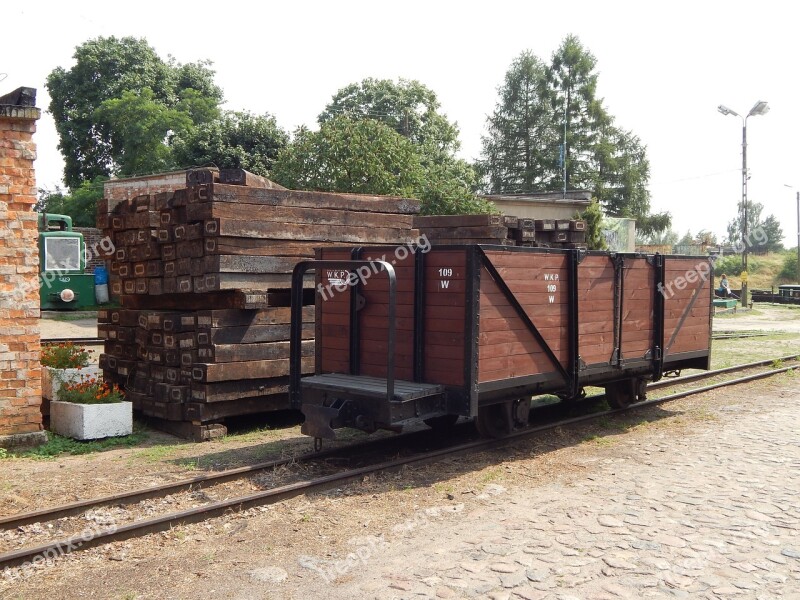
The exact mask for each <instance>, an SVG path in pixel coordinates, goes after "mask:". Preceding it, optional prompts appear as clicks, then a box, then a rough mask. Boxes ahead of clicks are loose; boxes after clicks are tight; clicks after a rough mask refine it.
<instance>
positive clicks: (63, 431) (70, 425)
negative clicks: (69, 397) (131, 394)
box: [50, 401, 133, 440]
mask: <svg viewBox="0 0 800 600" xmlns="http://www.w3.org/2000/svg"><path fill="white" fill-rule="evenodd" d="M50 430H51V431H53V432H54V433H57V434H59V435H64V436H67V437H71V438H73V439H76V440H96V439H99V438H106V437H115V436H119V435H130V434H131V433H133V404H132V403H130V402H117V403H114V404H75V403H73V402H58V401H56V402H51V403H50Z"/></svg>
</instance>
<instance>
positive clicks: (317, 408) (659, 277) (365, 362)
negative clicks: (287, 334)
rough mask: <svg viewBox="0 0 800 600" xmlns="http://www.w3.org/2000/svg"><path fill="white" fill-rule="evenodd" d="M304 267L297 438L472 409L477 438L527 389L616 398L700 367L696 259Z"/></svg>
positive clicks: (372, 251)
mask: <svg viewBox="0 0 800 600" xmlns="http://www.w3.org/2000/svg"><path fill="white" fill-rule="evenodd" d="M312 269H313V270H314V271H315V273H316V288H317V301H316V359H315V362H316V369H315V374H314V375H312V376H308V377H302V378H301V376H300V368H299V365H300V358H301V357H300V351H299V350H300V336H299V332H300V328H299V324H300V323H301V322H302V315H301V314H300V313H299V311H300V309H301V308H302V303H301V302H300V301H299V300H298V301H297V302H293V304H292V308H293V311H294V313H297V314H294V318H293V320H292V324H293V326H294V329H293V335H292V344H291V348H292V353H291V362H292V367H293V368H292V376H291V396H292V402H293V404H294V405H295V406H296V407H297V408H299V409H300V410H302V412H303V413H304V415H305V418H306V420H305V423H304V424H303V432H304V433H306V434H308V435H311V436H314V437H316V438H328V439H331V438H334V436H335V431H334V430H335V429H336V428H339V427H356V428H360V429H363V430H366V431H372V430H375V429H377V428H388V429H394V430H399V429H400V428H402V426H403V425H405V424H407V423H409V422H411V421H413V420H416V419H423V420H425V422H426V423H428V424H430V425H432V426H438V425H447V424H451V423H454V422H455V420H456V419H457V418H458V416H467V417H476V424H477V426H478V429H479V430H480V431H481V433H482V434H484V435H490V436H502V435H504V434H507V433H508V432H510V431H511V430H512V429H514V428H516V427H521V426H523V425H525V424H527V422H528V416H529V410H530V400H531V397H532V396H534V395H537V394H545V393H549V394H557V395H558V396H560V397H561V398H562V399H564V400H567V401H568V400H573V399H578V398H580V397H581V396H582V394H583V389H584V387H585V386H590V385H591V386H600V387H604V388H605V390H606V396H607V398H608V401H609V403H610V404H611V405H612V406H615V407H624V406H627V405H628V404H630V403H633V402H635V401H637V400H639V399H643V398H644V388H645V385H646V383H647V382H648V381H656V380H658V379H659V378H661V376H662V374H664V373H665V372H668V371H676V370H680V369H686V368H696V369H708V368H709V361H710V348H711V318H712V302H711V300H712V294H713V290H712V285H711V277H710V273H711V265H710V263H709V261H708V259H706V258H702V257H696V256H694V257H689V256H665V255H659V254H656V255H644V254H619V253H607V252H586V251H585V250H556V249H547V248H516V247H506V246H481V245H467V246H438V247H432V248H431V247H430V246H424V247H423V246H421V247H417V248H413V249H412V248H408V247H399V248H398V247H361V248H326V249H322V250H319V251H317V255H316V260H313V261H305V262H303V263H300V264H299V265H298V266H297V268H296V269H295V273H294V282H295V285H294V290H293V293H294V295H299V294H300V293H302V285H301V284H302V276H303V274H304V273H305V272H307V271H308V270H312Z"/></svg>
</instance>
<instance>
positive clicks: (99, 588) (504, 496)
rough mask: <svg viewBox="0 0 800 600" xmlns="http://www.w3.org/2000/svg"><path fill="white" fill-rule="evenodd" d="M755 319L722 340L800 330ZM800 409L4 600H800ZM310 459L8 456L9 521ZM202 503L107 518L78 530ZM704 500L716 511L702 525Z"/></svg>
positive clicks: (246, 527) (694, 422)
mask: <svg viewBox="0 0 800 600" xmlns="http://www.w3.org/2000/svg"><path fill="white" fill-rule="evenodd" d="M782 311H783V312H782ZM759 313H760V314H750V315H737V316H734V317H729V318H725V319H719V320H718V321H717V322H716V323H715V329H723V330H733V329H737V328H738V329H739V330H749V329H759V328H762V327H763V328H768V329H771V328H772V327H774V326H776V324H779V325H780V327H779V330H782V331H791V332H794V331H797V329H796V327H798V325H800V311H797V313H796V314H797V317H795V318H792V317H794V315H795V313H794V312H789V311H784V309H780V310H777V311H773V310H772V309H767V310H764V311H761V310H759ZM784 317H785V318H784ZM742 323H746V325H742ZM58 327H60V326H58ZM43 331H44V327H43ZM73 335H77V334H73ZM89 335H91V334H82V335H81V336H82V337H86V336H89ZM53 337H56V336H53ZM756 339H757V338H756ZM766 343H767V347H765V350H764V351H767V352H769V348H768V346H769V343H768V342H766ZM770 355H772V353H770ZM764 357H766V356H764ZM757 358H758V357H756V356H751V357H750V359H751V360H755V359H757ZM798 396H800V379H798V378H797V377H796V376H793V375H791V374H789V375H783V376H779V377H776V378H773V379H771V380H769V381H768V382H766V383H765V382H755V383H751V384H747V385H745V386H739V387H736V388H729V389H726V390H723V391H719V392H714V393H709V394H705V395H702V396H699V397H692V398H688V399H684V400H680V401H676V402H673V403H670V404H668V405H663V406H661V407H658V408H652V409H647V410H642V411H637V412H636V413H635V414H632V415H626V416H622V417H616V418H611V419H606V420H604V421H603V422H600V423H595V424H592V425H585V426H581V427H576V428H570V429H564V430H559V431H556V432H552V433H549V434H547V435H544V436H539V437H537V438H536V439H534V440H531V441H528V442H523V443H520V444H515V445H514V446H511V447H508V448H506V449H504V450H501V451H493V452H488V453H483V454H480V455H476V456H471V457H468V458H453V459H449V460H447V461H443V462H441V463H437V464H434V465H429V466H426V467H421V468H415V469H407V470H404V471H403V472H401V473H395V474H388V475H381V476H377V477H369V478H365V480H364V481H362V482H360V483H357V484H353V485H350V486H346V487H343V488H340V489H335V490H332V491H330V492H327V493H323V494H316V495H313V496H309V497H300V498H296V499H293V500H289V501H286V502H282V503H280V504H278V505H275V506H271V507H262V508H255V509H250V510H248V511H245V512H243V513H232V514H229V515H226V516H225V517H221V518H217V519H212V520H209V521H207V522H204V523H201V524H196V525H190V526H183V527H176V528H174V529H172V530H170V531H169V532H165V533H161V534H153V535H150V536H147V537H144V538H141V539H137V540H129V541H125V542H119V543H114V544H110V545H107V546H103V547H99V548H95V549H90V550H87V551H85V552H79V553H75V554H72V555H69V556H66V557H64V558H61V559H59V560H56V561H54V562H53V563H52V564H42V565H38V566H37V567H36V568H28V569H13V570H8V571H6V572H4V573H2V574H0V598H3V599H5V598H9V599H11V598H13V599H27V598H53V597H56V598H82V597H95V598H109V599H125V600H134V599H136V600H139V599H142V600H143V599H151V598H152V599H161V598H176V599H182V598H187V599H188V598H196V597H198V596H203V597H209V598H232V599H236V600H240V599H241V600H244V599H249V598H253V599H256V598H258V599H260V598H317V597H323V596H325V597H329V598H353V597H365V598H379V599H384V598H385V599H389V598H466V597H469V598H472V597H480V598H484V597H486V598H496V599H501V598H511V597H514V598H554V599H556V598H558V599H564V600H568V599H570V598H606V597H609V598H611V597H623V598H628V597H630V598H639V597H675V596H677V597H679V598H683V597H687V598H692V597H703V598H727V597H728V596H730V597H735V598H756V597H759V598H760V597H763V598H772V597H784V598H800V549H798V546H800V544H798V543H797V542H791V541H790V540H792V539H794V540H796V539H798V538H799V537H800V504H799V503H798V501H797V490H798V489H800V482H798V481H797V474H798V470H797V467H798V465H800V455H799V454H798V452H799V451H800V444H798V443H797V439H796V433H795V432H796V431H797V427H798V426H799V425H800V423H799V422H798V412H797V411H796V409H795V408H794V407H795V402H796V400H797V398H798ZM775 424H778V425H779V429H775V428H774V427H775ZM756 425H758V427H761V428H762V429H763V431H762V429H759V428H758V427H756ZM723 438H726V439H727V438H730V440H731V441H730V442H729V443H723V442H724V440H723ZM721 440H722V441H721ZM308 447H309V442H308V440H307V439H305V438H302V437H301V436H300V435H299V428H297V427H293V426H287V425H285V424H284V426H283V427H272V428H262V429H258V430H256V431H251V432H249V433H245V434H241V435H232V436H229V437H228V438H225V439H222V440H217V441H214V442H210V443H206V444H200V445H198V444H192V443H184V442H180V441H176V440H175V439H174V438H172V437H170V436H167V435H164V434H159V433H157V432H147V435H146V437H145V439H144V441H143V442H142V443H140V444H137V446H135V447H132V448H117V449H112V450H107V451H103V452H97V453H93V454H88V455H81V456H68V455H60V456H58V457H56V458H51V459H32V458H14V459H5V460H0V514H3V515H6V514H13V513H16V512H21V511H27V510H32V509H35V508H42V507H45V506H51V505H55V504H62V503H65V502H68V501H72V500H75V499H78V498H88V497H96V496H100V495H105V494H108V493H113V492H115V491H123V490H126V489H131V488H137V487H141V486H146V485H155V484H158V483H162V482H164V481H169V480H173V479H177V478H183V477H185V476H187V475H192V474H195V473H197V472H199V471H203V470H206V469H209V470H214V469H220V468H226V467H233V466H240V465H243V464H252V463H254V462H257V461H259V460H267V459H269V458H272V457H275V456H280V455H286V454H287V453H288V454H292V453H297V452H303V451H306V450H307V449H308ZM748 469H749V470H748ZM284 476H302V469H301V468H300V467H298V466H289V467H287V468H285V469H283V470H281V471H280V472H275V473H270V474H266V475H265V476H263V477H262V478H261V479H257V480H255V481H248V482H247V483H243V484H239V485H238V486H237V485H232V486H228V487H224V488H221V489H219V490H215V491H213V492H211V493H210V495H211V496H213V498H214V499H223V498H226V497H231V496H235V495H242V494H244V493H247V492H249V491H251V490H254V489H261V488H264V487H268V486H271V485H274V483H275V482H276V481H278V480H280V478H281V477H284ZM692 476H695V477H698V478H699V479H698V480H697V481H693V480H692ZM709 477H713V478H716V481H715V482H714V483H713V485H712V484H711V483H710V481H709ZM771 477H773V478H774V477H777V478H779V479H778V481H777V483H776V482H775V481H773V480H771V479H770V478H771ZM734 484H735V485H734ZM736 485H738V486H739V487H736ZM676 490H678V492H679V493H678V492H676ZM787 493H788V494H789V495H788V497H787ZM703 494H706V495H707V497H706V496H703ZM642 498H644V499H646V500H647V502H645V501H644V500H642ZM676 498H677V499H676ZM748 498H749V499H748ZM207 500H208V498H206V497H204V496H200V495H198V496H195V497H181V498H166V499H160V500H154V501H150V504H144V505H143V506H140V507H137V508H136V509H135V510H136V511H138V512H135V513H131V512H130V511H128V510H126V509H123V508H120V507H111V508H109V509H102V510H96V511H92V512H91V513H87V514H86V515H85V516H84V517H82V518H83V528H84V530H86V531H88V532H89V533H91V531H93V530H95V529H96V528H98V527H101V526H103V527H104V526H108V525H113V524H116V523H124V522H126V521H128V520H130V519H131V518H139V516H140V515H145V514H148V511H149V512H150V513H152V514H162V513H164V512H167V511H170V512H171V511H172V510H174V509H177V508H178V507H184V506H186V505H187V503H188V504H191V503H192V502H193V501H194V502H195V504H201V503H203V502H205V501H207ZM723 500H724V502H723ZM662 501H663V502H662ZM643 502H644V504H642V503H643ZM684 502H685V503H684ZM718 502H722V504H720V505H719V506H717V505H716V504H717V503H718ZM637 503H638V504H639V505H641V506H639V505H637ZM634 505H636V506H634ZM644 505H646V506H645V508H642V506H644ZM698 506H703V507H706V508H708V507H710V508H709V510H711V509H713V510H712V511H711V512H710V513H703V514H702V515H699V516H697V515H695V513H694V512H692V511H696V510H699V509H697V508H696V507H698ZM759 507H760V508H759ZM770 507H773V508H770ZM775 507H777V508H775ZM600 509H602V510H600ZM597 511H599V512H597ZM775 511H779V512H780V514H781V515H783V516H782V518H781V519H778V518H777V517H776V512H775ZM595 512H597V514H595ZM587 520H590V521H591V522H592V523H591V524H587ZM637 523H638V525H637ZM74 524H75V523H74V522H73V525H74ZM60 526H61V525H60V524H58V523H57V524H55V525H53V527H54V528H56V529H57V528H59V527H60ZM637 527H638V528H639V529H638V530H637ZM708 527H711V529H709V530H706V528H708ZM48 529H49V528H47V527H46V526H41V525H32V526H28V527H27V528H24V530H23V531H16V532H0V551H5V550H9V549H13V548H16V547H20V546H21V545H23V543H25V542H27V541H29V540H37V541H41V540H43V539H44V538H45V537H46V536H47V535H48V534H49V533H50V531H48ZM655 531H657V534H655V533H654V534H653V535H650V534H649V533H648V532H655ZM693 532H695V533H696V534H697V535H695V533H693ZM607 533H608V534H609V535H606V534H607ZM611 533H613V534H614V535H619V536H620V537H619V538H615V537H614V536H612V535H610V534H611ZM762 542H763V543H762ZM768 542H770V544H767V543H768ZM765 544H766V545H768V546H770V547H771V548H772V550H771V551H767V550H764V549H763V548H762V547H761V546H762V545H765ZM748 552H749V553H750V554H748ZM773 559H774V561H773ZM665 565H666V567H665ZM661 567H664V568H661ZM748 581H751V582H757V586H756V588H753V587H752V586H751V585H750V584H748V583H747V582H748ZM737 584H741V587H739V586H737Z"/></svg>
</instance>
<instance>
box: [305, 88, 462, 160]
mask: <svg viewBox="0 0 800 600" xmlns="http://www.w3.org/2000/svg"><path fill="white" fill-rule="evenodd" d="M438 111H439V100H438V99H437V97H436V94H435V93H434V92H433V90H431V89H429V88H428V87H426V86H425V85H423V84H422V83H420V82H419V81H416V80H407V79H399V80H398V82H397V83H395V82H394V81H392V80H390V79H373V78H367V79H364V80H363V81H361V82H360V83H351V84H350V85H348V86H345V87H343V88H342V89H340V90H339V91H338V92H336V94H334V96H333V99H332V100H331V101H330V102H329V103H328V105H327V106H326V107H325V110H323V111H322V113H320V115H319V117H318V119H317V120H318V121H319V123H320V125H322V124H324V123H326V122H328V121H330V120H332V119H334V118H335V117H337V116H340V115H345V116H350V117H351V118H353V119H374V120H376V121H380V122H381V123H384V124H385V125H388V126H389V127H391V128H392V129H394V130H395V131H396V132H397V133H399V134H400V135H402V136H403V137H406V138H408V139H409V140H410V141H411V142H413V143H414V144H415V145H417V146H418V147H420V148H422V149H423V150H424V151H425V152H427V153H430V154H431V155H433V154H438V153H444V154H451V153H453V152H455V151H456V150H458V148H459V146H460V144H459V142H458V127H457V126H456V125H455V124H454V123H450V122H449V121H448V120H447V117H446V116H445V115H442V114H440V113H439V112H438Z"/></svg>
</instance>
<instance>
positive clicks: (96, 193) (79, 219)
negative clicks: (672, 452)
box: [34, 177, 105, 227]
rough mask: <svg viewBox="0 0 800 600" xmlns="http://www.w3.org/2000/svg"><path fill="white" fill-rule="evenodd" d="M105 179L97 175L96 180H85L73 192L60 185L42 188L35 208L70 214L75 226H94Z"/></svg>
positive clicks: (37, 210) (40, 210)
mask: <svg viewBox="0 0 800 600" xmlns="http://www.w3.org/2000/svg"><path fill="white" fill-rule="evenodd" d="M104 180H105V178H103V177H97V178H95V180H94V181H84V182H83V183H82V184H81V185H80V186H79V187H78V189H76V190H75V191H73V192H71V193H67V192H64V191H63V190H62V189H61V188H58V187H57V188H56V189H55V190H45V189H40V190H39V200H38V201H37V202H36V205H35V206H34V210H36V212H49V213H56V214H60V215H68V216H70V217H72V224H73V225H74V226H75V227H94V226H95V222H96V219H95V212H96V207H97V201H98V200H100V199H101V198H102V197H103V181H104Z"/></svg>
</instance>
